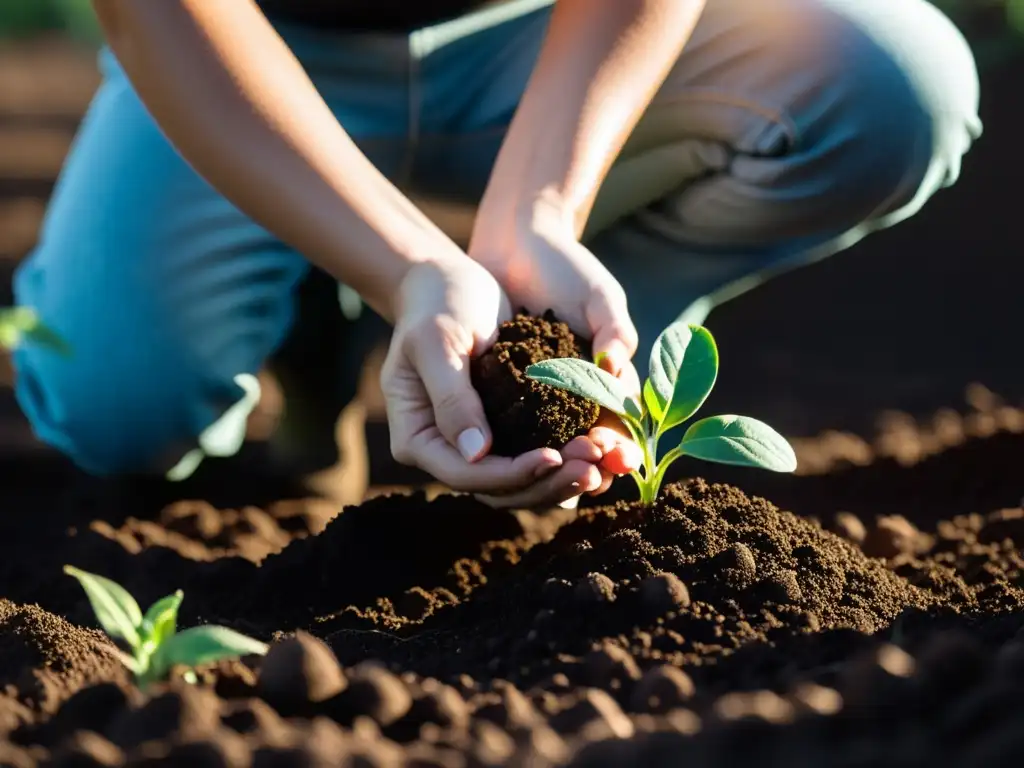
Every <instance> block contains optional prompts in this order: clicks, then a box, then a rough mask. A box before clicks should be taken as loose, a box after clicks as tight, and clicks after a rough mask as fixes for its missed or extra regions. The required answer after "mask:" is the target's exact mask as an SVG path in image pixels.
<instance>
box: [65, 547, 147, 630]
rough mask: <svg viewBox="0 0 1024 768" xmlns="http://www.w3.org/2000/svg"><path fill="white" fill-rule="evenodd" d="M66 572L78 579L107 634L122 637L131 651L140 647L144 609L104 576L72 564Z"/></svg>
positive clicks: (119, 586) (67, 566) (66, 567)
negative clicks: (139, 629) (82, 569)
mask: <svg viewBox="0 0 1024 768" xmlns="http://www.w3.org/2000/svg"><path fill="white" fill-rule="evenodd" d="M64 573H66V574H67V575H68V576H74V577H75V578H76V579H78V582H79V583H80V584H81V585H82V589H84V590H85V594H86V596H87V597H88V598H89V603H90V604H91V605H92V610H93V612H94V613H95V614H96V620H97V621H98V622H99V623H100V626H101V627H103V629H104V631H105V632H106V633H107V634H108V635H110V636H111V637H114V638H121V639H122V640H124V641H125V642H127V643H128V644H129V645H130V646H131V647H132V648H137V647H138V645H139V632H138V628H139V626H140V625H141V624H142V609H141V608H139V604H138V603H137V602H135V598H133V597H132V596H131V595H130V594H128V591H127V590H126V589H125V588H124V587H122V586H121V585H120V584H118V583H117V582H114V581H111V580H110V579H106V578H104V577H102V576H97V575H95V574H92V573H86V572H85V571H81V570H79V569H78V568H74V567H72V566H70V565H65V566H64Z"/></svg>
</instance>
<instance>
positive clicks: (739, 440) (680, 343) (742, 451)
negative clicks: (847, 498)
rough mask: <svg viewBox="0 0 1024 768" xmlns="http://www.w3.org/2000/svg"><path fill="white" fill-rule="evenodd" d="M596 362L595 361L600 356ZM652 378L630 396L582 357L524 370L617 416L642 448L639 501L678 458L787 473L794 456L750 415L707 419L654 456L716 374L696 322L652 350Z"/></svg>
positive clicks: (648, 500)
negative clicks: (637, 396) (636, 394)
mask: <svg viewBox="0 0 1024 768" xmlns="http://www.w3.org/2000/svg"><path fill="white" fill-rule="evenodd" d="M598 362H599V361H598ZM650 371H651V375H650V378H649V379H648V380H647V381H646V382H645V383H644V386H643V396H642V398H641V399H639V400H638V399H635V398H634V397H633V396H632V395H631V393H629V392H627V391H626V389H625V386H624V385H623V384H622V382H621V381H619V379H617V378H615V377H614V376H612V375H611V374H610V373H607V372H606V371H604V370H602V369H601V368H599V367H598V366H597V365H595V364H594V363H591V362H589V361H587V360H579V359H573V358H557V359H554V360H545V361H543V362H540V363H535V364H534V365H531V366H529V367H528V368H527V369H526V375H527V376H528V377H529V378H531V379H533V380H534V381H538V382H541V383H542V384H548V385H550V386H553V387H558V388H559V389H564V390H567V391H569V392H572V393H574V394H577V395H580V396H581V397H585V398H587V399H588V400H590V401H592V402H594V403H597V404H598V405H600V406H601V407H602V408H604V409H606V410H608V411H611V412H612V413H614V414H616V415H617V416H618V417H619V418H620V419H621V420H622V423H623V424H625V425H626V428H627V429H629V432H630V434H631V435H632V436H633V439H634V440H635V441H636V443H637V445H639V446H640V448H641V450H642V451H643V457H644V460H643V466H642V467H641V469H640V470H638V471H637V472H633V479H634V480H636V483H637V486H638V487H639V489H640V501H641V503H643V504H645V505H647V506H650V505H651V504H653V503H654V501H655V499H657V497H658V492H659V490H660V488H661V483H662V481H663V480H664V478H665V471H666V470H667V469H668V468H669V466H670V465H671V464H672V463H673V462H675V461H676V459H679V458H681V457H682V456H693V457H694V458H698V459H704V460H705V461H714V462H717V463H719V464H736V465H741V466H748V467H758V468H761V469H767V470H770V471H773V472H792V471H793V470H795V469H796V455H795V454H794V453H793V448H792V447H791V446H790V444H789V443H788V442H786V439H785V438H784V437H782V435H780V434H779V433H778V432H776V431H775V430H774V429H772V428H771V427H769V426H768V425H767V424H765V423H764V422H762V421H758V420H757V419H753V418H750V417H749V416H735V415H727V416H710V417H708V418H705V419H701V420H700V421H697V422H694V423H693V424H692V425H690V427H689V428H688V429H687V430H686V432H685V433H684V434H683V438H682V440H681V441H680V442H679V444H678V445H676V446H674V447H673V448H672V449H670V450H669V451H668V452H667V453H666V454H665V455H664V456H663V457H662V458H661V459H660V460H659V459H658V448H659V441H660V440H661V439H662V438H663V437H664V435H665V433H667V432H668V431H669V430H671V429H674V428H675V427H678V426H680V425H681V424H683V423H684V422H685V421H687V420H688V419H690V417H692V416H693V415H694V414H695V413H696V412H697V410H698V409H699V408H700V407H701V406H702V405H703V404H704V401H705V400H706V399H707V397H708V395H709V394H711V390H712V389H713V388H714V386H715V381H716V380H717V378H718V347H717V345H716V344H715V339H714V337H713V336H712V335H711V332H710V331H709V330H708V329H707V328H704V327H703V326H699V325H688V324H686V323H682V322H678V323H673V324H672V325H670V326H669V327H668V328H666V329H665V330H664V331H662V333H661V335H660V336H658V339H657V341H655V343H654V348H653V349H652V350H651V363H650Z"/></svg>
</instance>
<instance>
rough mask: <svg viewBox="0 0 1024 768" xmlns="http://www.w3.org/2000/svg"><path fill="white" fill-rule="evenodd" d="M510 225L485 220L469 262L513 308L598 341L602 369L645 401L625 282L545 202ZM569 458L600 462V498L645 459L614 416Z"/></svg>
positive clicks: (575, 444) (596, 491)
mask: <svg viewBox="0 0 1024 768" xmlns="http://www.w3.org/2000/svg"><path fill="white" fill-rule="evenodd" d="M511 218H512V219H514V218H515V217H514V216H513V217H511ZM505 222H507V223H505ZM505 222H503V223H496V222H495V221H494V219H493V217H488V216H484V217H482V218H478V223H477V225H476V227H475V230H474V233H473V237H472V240H471V241H470V247H469V251H468V252H469V255H470V258H472V259H473V260H474V261H476V262H477V263H479V264H481V265H483V266H484V267H485V268H486V269H487V270H488V271H489V272H490V273H491V274H492V275H494V277H495V278H496V279H497V281H498V283H499V284H501V286H502V287H503V288H504V290H505V292H506V294H507V295H508V297H509V299H510V302H511V305H512V307H513V308H514V309H518V308H519V307H525V308H526V309H527V311H529V312H531V313H534V314H541V313H543V312H544V311H546V310H548V309H550V310H552V311H553V312H554V313H555V315H556V316H557V317H558V318H559V319H560V320H562V321H563V322H565V323H567V324H568V325H569V327H570V328H571V329H572V330H573V331H574V332H575V333H578V334H580V335H581V336H584V337H586V338H589V339H591V340H592V345H593V352H594V355H595V357H596V356H597V355H599V354H602V353H604V358H603V360H602V362H601V367H602V368H604V369H605V370H607V371H608V372H609V373H611V374H613V375H614V376H617V377H619V378H620V379H622V381H623V382H624V383H625V384H626V386H627V387H628V388H629V389H630V391H632V392H634V393H636V394H637V395H639V393H640V383H639V379H638V377H637V373H636V369H635V368H634V367H633V364H632V362H631V359H632V357H633V354H634V353H635V352H636V346H637V334H636V329H635V328H634V326H633V322H632V320H631V319H630V317H629V311H628V309H627V306H626V295H625V292H624V291H623V289H622V286H621V285H619V282H618V281H617V280H616V279H615V278H614V277H613V276H612V274H611V273H610V272H609V271H608V270H607V269H606V268H605V266H604V265H603V264H602V263H601V262H600V261H599V260H598V258H597V257H596V256H595V255H594V254H593V253H591V252H590V251H589V250H588V249H587V248H586V247H585V246H584V245H582V244H581V243H580V242H579V240H578V238H577V236H576V233H575V231H574V228H573V226H572V224H571V222H570V221H569V220H568V219H567V218H566V217H563V216H561V215H560V214H559V213H558V211H557V209H556V208H555V207H554V206H550V205H548V204H546V203H538V204H537V205H536V206H535V209H534V210H533V211H532V212H531V214H530V216H529V219H528V221H525V222H524V221H515V220H513V221H511V222H508V220H505ZM566 451H570V452H571V453H574V452H575V451H579V452H581V454H582V453H586V454H587V457H588V458H591V459H592V458H596V457H597V456H598V455H599V457H600V458H598V459H597V469H598V471H599V472H600V483H599V484H597V486H596V487H590V488H587V489H585V490H586V491H587V492H589V493H591V494H594V495H596V494H599V493H603V492H604V491H606V490H608V487H609V486H610V485H611V483H612V480H613V479H614V478H615V476H617V475H624V474H629V473H630V472H632V471H634V470H636V469H638V468H639V467H640V464H641V458H642V453H641V451H640V449H639V448H638V447H637V446H636V445H635V444H634V443H633V441H632V439H631V438H630V437H629V435H628V433H627V432H626V430H625V428H624V427H622V425H621V423H620V422H619V420H618V418H617V417H615V416H614V415H612V414H605V415H604V416H603V417H602V421H601V424H600V425H599V426H598V427H595V428H594V429H593V430H591V432H590V434H588V435H587V436H586V438H577V439H576V440H574V441H573V442H572V443H570V444H569V445H568V446H566V447H565V448H564V449H563V454H564V453H565V452H566ZM579 458H584V457H583V456H582V455H581V456H580V457H579ZM594 482H596V478H595V481H594ZM591 486H593V483H591Z"/></svg>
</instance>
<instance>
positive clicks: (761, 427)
mask: <svg viewBox="0 0 1024 768" xmlns="http://www.w3.org/2000/svg"><path fill="white" fill-rule="evenodd" d="M679 448H680V450H682V451H683V452H684V453H686V454H688V455H690V456H694V457H696V458H698V459H704V460H706V461H714V462H717V463H719V464H736V465H740V466H746V467H759V468H761V469H767V470H771V471H772V472H792V471H794V470H795V469H796V454H795V453H793V447H792V446H791V445H790V444H789V443H788V442H787V441H786V438H784V437H783V436H782V435H780V434H779V433H778V432H776V431H775V430H774V429H772V428H771V427H769V426H768V425H767V424H765V423H764V422H763V421H758V420H757V419H752V418H750V417H749V416H710V417H708V418H706V419H701V420H700V421H698V422H695V423H694V424H692V425H691V426H690V428H689V429H687V430H686V434H685V435H683V439H682V442H680V443H679Z"/></svg>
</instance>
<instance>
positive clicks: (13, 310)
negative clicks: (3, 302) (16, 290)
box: [0, 307, 71, 356]
mask: <svg viewBox="0 0 1024 768" xmlns="http://www.w3.org/2000/svg"><path fill="white" fill-rule="evenodd" d="M25 343H30V344H35V345H37V346H39V347H43V348H45V349H49V350H52V351H54V352H56V353H58V354H60V355H65V356H66V355H69V354H70V353H71V348H70V347H69V346H68V344H67V342H65V341H64V339H63V338H61V336H60V335H59V334H58V333H57V332H56V331H54V330H53V329H52V328H50V327H49V326H48V325H46V324H45V323H44V322H43V321H42V320H40V319H39V316H38V315H37V314H36V311H35V310H34V309H32V308H31V307H7V308H5V309H0V347H4V348H5V349H8V350H14V349H17V348H18V347H20V346H22V345H23V344H25Z"/></svg>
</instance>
